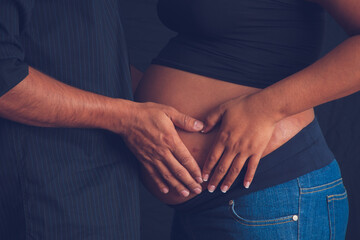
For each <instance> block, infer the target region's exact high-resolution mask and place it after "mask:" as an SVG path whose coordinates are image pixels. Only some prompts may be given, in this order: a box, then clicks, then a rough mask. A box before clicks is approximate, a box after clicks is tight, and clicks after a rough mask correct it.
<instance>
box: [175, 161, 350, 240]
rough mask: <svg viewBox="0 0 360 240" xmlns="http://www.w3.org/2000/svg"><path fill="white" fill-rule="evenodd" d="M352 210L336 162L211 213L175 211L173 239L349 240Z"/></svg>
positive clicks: (227, 203)
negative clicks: (346, 239) (348, 222)
mask: <svg viewBox="0 0 360 240" xmlns="http://www.w3.org/2000/svg"><path fill="white" fill-rule="evenodd" d="M348 214H349V206H348V200H347V193H346V189H345V187H344V185H343V182H342V179H341V174H340V169H339V166H338V164H337V162H336V160H334V161H333V162H332V163H330V164H329V165H327V166H326V167H323V168H321V169H319V170H316V171H313V172H310V173H308V174H306V175H303V176H301V177H299V178H297V179H294V180H291V181H289V182H286V183H283V184H279V185H276V186H274V187H270V188H267V189H264V190H260V191H257V192H253V193H250V194H248V195H245V196H241V197H238V198H234V199H232V200H230V201H228V202H224V203H223V204H222V205H219V206H217V207H215V208H211V209H202V210H201V211H196V209H194V211H190V212H186V213H185V212H176V213H175V216H174V221H173V227H172V240H190V239H193V240H233V239H234V240H235V239H249V240H255V239H270V240H274V239H287V240H290V239H316V240H321V239H326V240H329V239H336V240H339V239H345V233H346V227H347V220H348Z"/></svg>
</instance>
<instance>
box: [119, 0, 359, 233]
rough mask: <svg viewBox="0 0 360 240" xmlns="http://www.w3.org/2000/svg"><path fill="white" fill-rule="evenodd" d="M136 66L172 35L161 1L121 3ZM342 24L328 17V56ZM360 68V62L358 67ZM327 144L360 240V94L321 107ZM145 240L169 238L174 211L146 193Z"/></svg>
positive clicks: (340, 34) (143, 200)
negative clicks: (161, 17) (338, 169)
mask: <svg viewBox="0 0 360 240" xmlns="http://www.w3.org/2000/svg"><path fill="white" fill-rule="evenodd" d="M121 1H122V2H123V8H122V11H123V21H124V28H125V31H126V34H127V41H128V46H129V52H130V57H131V62H132V63H133V64H134V65H135V66H136V67H138V68H139V69H141V70H145V69H146V68H147V66H148V65H149V63H150V61H151V59H152V58H153V57H154V56H155V55H156V54H157V52H158V51H159V50H160V49H161V47H162V46H164V44H165V43H166V42H167V40H168V39H169V38H170V37H171V36H173V35H174V33H173V32H171V31H169V30H168V29H166V28H165V27H164V26H162V25H161V23H160V22H159V20H158V18H157V16H156V2H157V0H121ZM346 37H347V36H346V34H345V33H344V31H343V30H342V29H341V28H340V27H339V26H338V25H337V23H336V22H335V21H334V20H333V19H332V18H331V17H329V16H327V26H326V34H325V38H324V47H323V54H326V53H327V52H328V51H330V50H331V49H333V48H334V47H335V46H336V45H337V44H339V43H341V42H342V41H343V40H344V39H346ZM359 67H360V63H359ZM316 114H317V117H318V119H319V122H320V125H321V128H322V130H323V132H324V135H325V137H326V140H327V142H328V144H329V146H330V148H331V150H332V151H333V152H334V154H335V156H336V158H337V160H338V162H339V164H340V167H341V170H342V174H343V179H344V183H345V186H346V188H347V190H348V195H349V202H350V219H349V225H348V233H347V239H348V240H358V239H360V186H359V185H360V172H359V171H360V93H356V94H353V95H351V96H349V97H346V98H343V99H341V100H337V101H333V102H330V103H327V104H324V105H322V106H319V107H317V108H316ZM141 209H142V219H141V224H142V225H141V228H142V240H152V239H156V240H168V239H169V232H170V226H171V218H172V210H171V209H170V208H168V207H167V206H165V205H164V204H162V203H160V202H159V201H157V200H156V199H155V198H154V197H152V196H151V195H150V194H149V193H148V192H147V191H146V190H145V189H144V188H142V189H141Z"/></svg>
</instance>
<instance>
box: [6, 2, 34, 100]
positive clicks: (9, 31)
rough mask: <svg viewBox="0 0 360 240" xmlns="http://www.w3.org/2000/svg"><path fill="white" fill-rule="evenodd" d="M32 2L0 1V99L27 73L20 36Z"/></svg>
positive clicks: (27, 19)
mask: <svg viewBox="0 0 360 240" xmlns="http://www.w3.org/2000/svg"><path fill="white" fill-rule="evenodd" d="M33 2H34V1H33V0H0V97H1V96H2V95H4V94H5V93H6V92H8V91H9V90H10V89H12V88H13V87H15V86H16V85H17V84H18V83H19V82H21V81H22V80H23V79H24V78H25V77H26V76H27V75H28V73H29V67H28V65H27V64H26V63H25V62H24V58H25V52H24V49H23V47H22V45H21V43H20V40H19V39H20V35H21V33H22V32H23V31H24V30H25V28H26V25H27V24H28V21H29V19H30V15H31V10H32V7H33Z"/></svg>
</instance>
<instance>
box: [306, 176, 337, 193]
mask: <svg viewBox="0 0 360 240" xmlns="http://www.w3.org/2000/svg"><path fill="white" fill-rule="evenodd" d="M339 181H342V178H339V179H337V180H335V181H332V182H330V183H326V184H323V185H320V186H316V187H309V188H302V189H303V190H312V189H317V188H322V187H325V186H328V185H331V184H334V183H336V182H339Z"/></svg>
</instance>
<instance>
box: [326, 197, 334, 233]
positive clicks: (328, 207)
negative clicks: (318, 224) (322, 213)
mask: <svg viewBox="0 0 360 240" xmlns="http://www.w3.org/2000/svg"><path fill="white" fill-rule="evenodd" d="M330 204H331V203H330V202H329V199H328V204H327V209H328V216H329V228H330V229H329V230H330V240H332V239H333V232H332V231H333V229H332V227H331V226H332V224H331V222H332V221H331V220H332V216H331V211H330Z"/></svg>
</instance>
